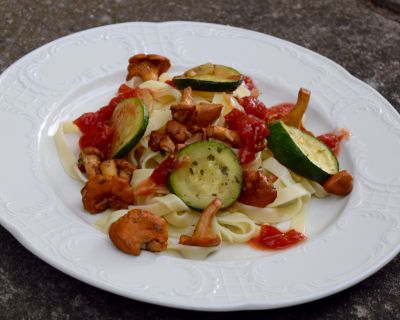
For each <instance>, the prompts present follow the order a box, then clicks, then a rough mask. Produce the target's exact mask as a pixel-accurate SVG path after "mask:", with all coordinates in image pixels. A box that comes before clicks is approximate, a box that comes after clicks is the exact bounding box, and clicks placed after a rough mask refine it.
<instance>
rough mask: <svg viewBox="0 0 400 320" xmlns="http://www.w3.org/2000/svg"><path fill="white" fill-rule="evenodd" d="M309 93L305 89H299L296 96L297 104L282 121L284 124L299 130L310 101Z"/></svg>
mask: <svg viewBox="0 0 400 320" xmlns="http://www.w3.org/2000/svg"><path fill="white" fill-rule="evenodd" d="M310 96H311V92H310V91H309V90H307V89H304V88H300V90H299V94H298V96H297V102H296V104H295V105H294V107H293V109H292V110H291V111H290V112H289V113H288V114H287V115H286V116H285V117H284V118H283V119H282V121H283V122H284V123H286V124H287V125H290V126H294V127H296V128H300V126H301V121H302V119H303V115H304V113H305V112H306V110H307V106H308V102H309V101H310Z"/></svg>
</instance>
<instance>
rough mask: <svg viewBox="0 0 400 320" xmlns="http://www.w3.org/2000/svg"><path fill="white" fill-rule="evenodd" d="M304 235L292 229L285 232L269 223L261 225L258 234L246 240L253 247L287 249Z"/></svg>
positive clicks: (302, 238) (298, 241)
mask: <svg viewBox="0 0 400 320" xmlns="http://www.w3.org/2000/svg"><path fill="white" fill-rule="evenodd" d="M305 239H307V238H306V236H305V235H304V234H302V233H300V232H298V231H296V230H294V229H291V230H289V231H286V232H282V231H280V230H279V229H278V228H276V227H274V226H270V225H267V224H265V225H263V226H262V227H261V230H260V234H259V235H258V236H256V237H254V238H252V239H250V240H249V241H248V243H249V244H250V245H251V246H252V247H253V248H255V249H259V250H280V249H287V248H290V247H292V246H295V245H297V244H299V243H300V242H302V241H304V240H305Z"/></svg>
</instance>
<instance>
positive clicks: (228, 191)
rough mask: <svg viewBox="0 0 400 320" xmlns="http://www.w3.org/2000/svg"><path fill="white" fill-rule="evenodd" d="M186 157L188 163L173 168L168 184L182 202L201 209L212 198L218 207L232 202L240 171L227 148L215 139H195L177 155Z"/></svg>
mask: <svg viewBox="0 0 400 320" xmlns="http://www.w3.org/2000/svg"><path fill="white" fill-rule="evenodd" d="M184 157H189V160H190V162H189V164H187V165H183V166H182V167H180V168H178V169H177V170H175V171H173V172H172V173H171V175H170V176H169V180H168V185H169V188H170V190H171V191H172V192H173V193H175V194H176V195H177V196H178V197H179V198H180V199H182V201H183V202H185V203H186V204H187V205H188V206H189V207H191V208H193V209H195V210H203V209H205V208H207V206H208V205H209V204H210V203H211V201H213V200H214V199H215V198H219V199H220V200H221V201H222V207H223V208H226V207H229V206H230V205H231V204H233V203H234V202H235V201H236V199H237V198H238V197H239V195H240V191H241V189H242V180H243V177H242V175H243V173H242V167H241V166H240V163H239V160H238V158H237V156H236V155H235V153H234V152H233V151H232V150H231V148H229V147H227V146H226V145H224V144H222V143H219V142H217V141H211V140H210V141H198V142H194V143H192V144H189V145H188V146H186V147H184V148H183V149H182V150H180V151H179V153H178V159H181V160H182V159H183V158H184Z"/></svg>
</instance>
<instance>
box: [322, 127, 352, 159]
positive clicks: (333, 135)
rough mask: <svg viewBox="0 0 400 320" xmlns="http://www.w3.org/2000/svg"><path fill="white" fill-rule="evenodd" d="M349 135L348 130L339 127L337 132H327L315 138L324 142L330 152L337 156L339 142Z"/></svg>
mask: <svg viewBox="0 0 400 320" xmlns="http://www.w3.org/2000/svg"><path fill="white" fill-rule="evenodd" d="M349 137H350V132H349V131H348V130H346V129H340V130H338V132H329V133H325V134H322V135H320V136H318V137H317V138H318V139H319V140H320V141H322V142H323V143H325V144H326V145H327V146H328V147H329V148H330V149H331V150H332V152H333V153H334V154H335V155H336V156H337V155H338V154H339V151H340V142H341V141H342V140H347V139H348V138H349Z"/></svg>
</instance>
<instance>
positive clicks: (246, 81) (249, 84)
mask: <svg viewBox="0 0 400 320" xmlns="http://www.w3.org/2000/svg"><path fill="white" fill-rule="evenodd" d="M243 82H244V84H245V86H246V87H247V89H248V90H249V91H250V92H251V91H253V90H254V89H256V90H257V87H256V85H255V84H254V81H253V79H252V78H251V77H249V76H245V75H243Z"/></svg>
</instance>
